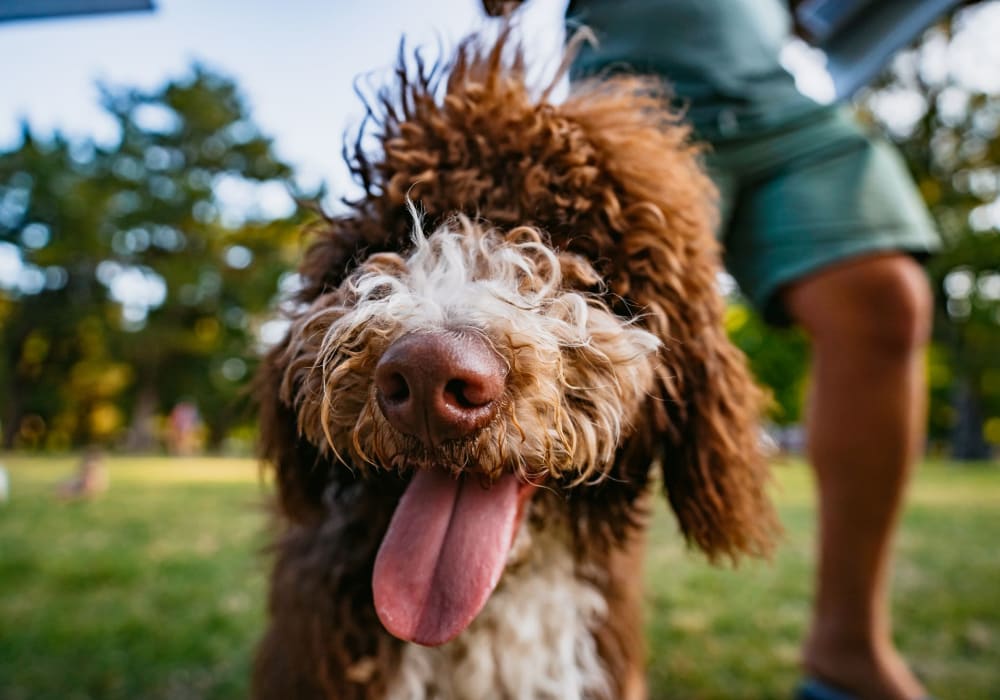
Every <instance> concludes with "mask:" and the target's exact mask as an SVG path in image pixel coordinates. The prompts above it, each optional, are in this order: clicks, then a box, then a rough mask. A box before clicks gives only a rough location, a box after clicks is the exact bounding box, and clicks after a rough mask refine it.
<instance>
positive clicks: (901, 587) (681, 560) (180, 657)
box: [0, 456, 1000, 700]
mask: <svg viewBox="0 0 1000 700" xmlns="http://www.w3.org/2000/svg"><path fill="white" fill-rule="evenodd" d="M3 461H4V463H5V464H6V466H7V468H8V470H9V471H10V473H11V481H12V500H11V501H10V502H8V503H7V504H5V505H0V700H15V699H18V700H20V699H24V700H29V699H30V700H36V699H41V700H44V699H49V698H52V699H55V698H59V699H60V700H69V699H72V698H149V699H157V698H219V699H221V698H243V697H245V696H246V694H247V679H248V675H249V665H250V658H251V654H252V649H253V644H254V642H255V639H256V637H257V635H258V634H259V633H260V630H261V625H262V624H263V611H262V609H263V596H264V578H265V569H266V566H265V563H264V560H263V559H262V558H261V557H260V556H259V551H260V549H261V547H262V546H263V543H264V542H265V526H266V518H265V516H264V513H263V509H262V507H261V503H262V501H263V496H264V493H265V492H266V489H265V488H264V487H263V486H262V485H261V483H260V482H259V480H258V478H257V472H256V469H255V467H254V465H253V464H252V463H251V462H250V461H246V460H224V459H196V460H184V461H179V460H168V459H159V458H126V457H121V458H116V459H113V460H112V461H111V466H110V473H111V484H112V486H111V489H110V491H109V492H108V493H107V494H106V495H105V496H104V497H102V498H100V499H98V500H95V501H92V502H89V503H73V504H63V503H59V502H57V501H56V500H55V499H54V498H53V497H52V489H51V487H52V484H53V483H54V482H55V481H56V480H58V479H59V478H60V477H62V476H64V475H66V474H68V473H70V472H71V471H72V469H73V466H74V460H73V459H72V458H69V457H67V458H36V457H22V456H8V457H6V458H4V459H3ZM776 472H777V475H778V481H779V493H778V502H779V505H780V509H781V514H782V518H783V521H784V523H785V526H786V529H787V534H786V541H785V543H784V545H783V547H782V548H781V550H780V552H779V554H778V555H777V557H776V558H775V560H774V561H773V562H771V563H769V564H767V563H752V564H745V565H743V566H741V567H740V568H739V569H737V570H732V569H725V568H722V569H716V568H712V567H710V566H708V565H706V564H705V563H703V562H702V561H701V560H700V559H699V557H697V556H695V555H692V554H690V553H688V552H686V551H685V549H684V547H683V545H682V544H681V543H680V542H679V541H678V539H677V536H676V534H675V530H674V525H673V522H672V521H671V519H670V517H669V516H668V515H667V514H666V512H665V509H661V512H659V513H658V515H657V518H656V520H655V523H654V529H653V534H652V537H651V545H650V553H649V558H648V562H647V570H646V586H647V599H648V607H649V615H648V623H647V628H648V637H649V640H650V651H651V654H650V658H651V663H650V681H651V688H652V697H653V698H654V699H655V700H667V699H674V698H676V699H682V698H683V699H684V700H692V699H706V700H707V699H711V698H718V699H720V700H722V699H727V700H728V699H732V698H747V699H750V700H752V699H757V698H760V699H765V698H787V697H789V696H790V689H791V688H792V687H793V685H794V683H795V680H796V678H797V674H798V671H797V667H796V658H797V652H798V642H799V638H800V635H801V634H802V630H803V629H804V627H805V624H806V620H807V616H808V612H809V602H808V601H809V592H810V587H811V586H810V581H811V575H812V561H813V558H812V538H813V535H814V525H813V513H814V502H813V497H812V485H811V480H810V475H809V472H808V470H806V469H804V468H803V467H802V466H801V465H798V464H791V465H786V466H779V467H777V468H776ZM997 542H1000V469H998V468H997V466H996V465H993V466H986V467H982V466H980V467H974V468H970V467H956V466H953V465H947V464H941V463H933V464H929V465H926V466H924V467H923V468H922V469H921V471H920V473H919V475H918V478H917V480H916V483H915V484H914V488H913V490H912V492H911V498H910V507H909V508H908V510H907V513H906V517H905V520H904V525H903V530H902V535H901V538H900V543H899V557H898V564H897V567H896V578H895V589H894V590H895V598H894V600H895V611H896V618H897V636H898V641H899V643H900V645H901V646H902V647H903V649H904V650H905V651H906V654H907V656H908V658H909V659H910V660H911V661H912V662H913V664H914V665H915V667H916V668H917V669H918V671H919V672H920V673H921V674H922V675H923V677H924V678H925V680H926V681H927V682H928V683H929V685H930V687H931V689H932V690H933V691H934V692H935V693H936V694H937V695H938V696H939V697H942V698H948V699H949V700H976V699H979V698H982V699H984V700H985V699H986V698H996V697H998V696H1000V554H998V552H997V545H996V543H997Z"/></svg>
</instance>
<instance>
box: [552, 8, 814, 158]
mask: <svg viewBox="0 0 1000 700" xmlns="http://www.w3.org/2000/svg"><path fill="white" fill-rule="evenodd" d="M566 16H567V22H568V24H569V27H570V32H572V29H573V27H575V26H580V25H583V26H587V27H589V28H590V29H591V30H593V32H594V34H595V35H596V37H597V41H598V45H597V46H596V47H595V46H584V47H583V49H582V50H581V53H580V55H579V56H578V57H577V59H576V61H575V63H574V65H573V67H572V70H571V78H574V79H575V78H580V77H583V76H587V75H594V74H599V73H604V72H616V71H628V72H634V73H652V74H656V75H660V76H663V78H664V79H665V80H666V81H667V83H668V84H669V85H670V88H671V91H672V93H673V94H674V95H675V96H676V99H677V102H678V104H679V105H680V106H681V107H682V108H683V109H684V110H685V114H686V117H687V118H688V119H689V120H690V121H691V123H692V124H693V125H694V127H695V130H696V131H697V132H698V134H699V135H700V136H702V137H703V138H708V139H718V138H729V137H736V136H738V135H739V134H740V133H741V132H746V131H749V130H757V129H762V128H764V129H766V128H769V127H775V126H780V125H782V124H784V123H788V122H790V121H793V120H795V119H797V118H799V117H803V116H805V115H807V114H809V113H810V112H812V111H815V110H819V109H822V108H821V107H820V106H819V105H818V104H816V103H815V102H813V101H812V100H810V99H809V98H807V97H805V96H804V95H802V94H800V93H799V92H798V91H797V90H796V89H795V82H794V80H793V79H792V76H791V75H790V74H789V73H788V72H787V71H786V70H785V69H784V68H783V67H782V66H781V63H780V54H781V50H782V47H783V46H784V44H785V42H786V41H787V39H788V37H789V30H790V17H789V15H788V12H787V11H786V9H785V7H784V6H783V5H781V4H780V3H779V2H778V0H571V2H570V5H569V8H568V10H567V14H566Z"/></svg>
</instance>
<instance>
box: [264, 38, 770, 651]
mask: <svg viewBox="0 0 1000 700" xmlns="http://www.w3.org/2000/svg"><path fill="white" fill-rule="evenodd" d="M507 39H508V35H507V33H503V34H502V35H501V37H500V39H499V41H497V42H495V43H494V44H493V45H492V46H491V47H489V48H488V49H485V50H480V49H478V48H477V46H476V44H475V43H474V42H468V43H466V44H465V45H464V46H463V47H462V49H461V50H460V51H459V53H458V56H457V58H456V60H455V61H454V62H453V63H452V64H451V65H450V66H449V67H447V68H445V69H443V70H440V71H436V70H432V71H425V70H423V68H422V67H420V68H418V70H417V72H416V74H415V75H412V74H409V73H408V72H407V71H406V70H405V69H403V68H401V69H400V71H399V76H400V81H399V83H400V84H399V85H398V86H397V90H398V91H397V92H396V93H389V92H385V93H383V94H382V95H381V101H380V108H379V109H378V110H376V111H378V112H379V113H380V115H381V116H380V118H379V119H378V120H377V122H378V126H379V127H380V129H379V130H378V132H377V133H376V134H374V136H375V138H376V140H377V142H378V143H379V144H380V146H381V147H380V148H379V149H376V152H374V153H373V152H372V151H371V150H369V149H365V148H363V147H362V146H361V145H358V146H356V148H355V151H354V154H353V158H352V163H353V167H354V170H355V173H356V174H357V176H358V178H359V181H360V182H361V183H362V184H363V185H364V187H365V189H366V196H364V197H363V198H361V199H360V200H359V201H356V202H353V203H352V209H351V211H350V212H349V213H348V214H345V215H343V216H340V217H334V218H328V219H327V220H326V221H325V222H324V224H323V225H322V227H321V231H320V234H319V236H318V237H317V240H316V242H315V243H314V245H313V246H312V247H311V248H310V250H309V252H308V253H307V255H306V258H305V260H304V262H303V265H302V266H301V269H300V272H301V274H302V276H303V279H304V281H305V287H304V290H303V292H302V294H301V297H300V301H301V302H302V303H301V304H300V305H299V309H298V311H297V312H296V313H295V315H294V317H293V319H292V325H291V330H290V331H289V334H288V336H287V338H286V339H285V341H284V343H282V344H281V345H280V346H279V347H278V348H276V349H275V350H274V351H272V353H271V354H270V356H269V358H268V360H267V362H266V363H265V365H264V370H263V372H262V374H261V377H260V383H259V394H260V398H261V401H262V406H263V409H264V416H263V444H264V452H265V456H267V457H268V458H270V459H271V460H273V461H274V463H275V464H276V467H277V472H278V478H279V482H278V483H279V490H280V497H281V503H282V505H283V507H284V510H285V512H286V514H287V515H289V516H290V517H291V518H293V519H296V520H300V521H307V520H309V519H317V518H323V517H324V513H325V512H326V509H327V508H329V507H330V506H329V502H330V501H329V499H328V491H329V489H330V488H331V485H333V487H336V484H338V483H344V482H346V481H352V482H353V481H354V480H356V479H362V480H363V479H366V478H374V476H372V475H377V474H380V473H386V472H390V471H391V472H399V473H402V474H403V475H404V478H406V479H408V486H407V487H406V490H405V492H404V494H403V496H402V498H401V499H400V500H399V503H398V506H397V505H396V503H395V500H393V503H392V505H393V507H394V512H393V514H392V516H391V521H390V523H389V525H388V531H387V534H386V535H385V537H384V539H383V540H382V541H381V546H380V549H379V554H378V557H377V558H376V560H375V563H374V576H373V590H374V602H375V604H376V608H377V610H378V612H379V616H380V618H381V619H382V621H383V623H385V625H386V626H387V628H388V629H389V630H390V631H392V632H393V633H394V634H396V635H397V636H400V637H402V638H406V639H411V640H414V641H418V642H421V643H428V644H432V643H441V642H443V641H446V640H447V639H450V638H451V637H453V636H455V635H456V634H457V633H458V632H460V631H461V630H462V629H463V628H464V626H465V625H467V624H468V622H469V621H470V620H471V619H472V617H473V616H474V615H475V614H476V613H477V612H478V610H479V609H480V607H481V606H482V605H483V604H484V602H485V600H486V598H487V597H488V596H489V594H490V592H491V591H492V589H493V587H494V586H495V585H496V583H497V580H498V578H499V576H500V574H501V572H502V570H503V567H504V563H505V561H506V557H507V550H508V549H509V547H510V545H511V543H512V540H513V537H514V534H515V532H516V528H517V527H518V523H519V521H520V519H521V514H522V511H523V506H524V504H525V502H526V501H527V500H528V499H530V498H531V497H532V494H533V493H535V492H536V489H537V488H538V487H545V488H546V489H547V490H555V491H557V492H559V493H562V494H563V495H564V496H566V497H567V499H568V500H570V501H572V502H573V504H574V508H576V509H577V511H576V515H577V516H578V517H576V518H574V519H575V520H579V521H581V522H582V523H583V524H582V525H580V527H581V528H582V529H584V530H586V529H588V528H593V529H595V530H599V531H601V532H603V533H605V534H607V533H608V532H610V533H611V535H612V537H615V536H618V537H620V536H623V535H622V531H623V529H624V525H625V523H627V521H628V517H627V516H628V512H627V511H628V507H630V506H631V505H632V501H633V500H634V498H635V496H636V495H637V494H638V492H640V491H641V490H642V487H643V486H644V485H645V483H646V473H647V472H648V470H649V469H650V466H651V465H652V464H653V463H654V462H656V461H659V462H660V463H661V464H662V466H663V476H664V479H663V481H664V484H665V486H666V488H667V493H668V497H669V499H670V502H671V504H672V506H673V507H674V510H675V512H676V514H677V516H678V520H679V522H680V525H681V529H682V531H683V532H684V534H685V536H686V537H688V538H689V540H690V541H692V542H694V543H696V544H697V545H698V546H700V547H701V548H702V549H703V550H705V551H706V552H707V553H709V555H711V556H715V555H729V556H735V555H737V554H739V553H743V552H751V553H760V552H761V551H763V550H764V549H766V547H767V543H768V542H769V539H770V537H771V535H772V534H773V529H774V521H773V515H772V512H771V510H770V506H769V505H768V502H767V499H766V497H765V494H764V482H765V471H764V466H763V461H762V456H761V454H760V450H759V445H758V434H757V423H756V420H757V418H758V414H759V410H760V405H761V401H760V394H759V392H758V391H757V390H756V388H755V387H754V385H753V383H752V382H751V381H750V379H749V377H748V375H747V372H746V368H745V364H744V362H743V360H742V358H741V357H740V355H739V353H738V352H737V351H736V350H735V349H734V348H733V347H732V346H731V345H730V344H729V342H728V340H727V339H726V337H725V334H724V332H723V330H722V326H721V316H722V303H721V300H720V298H719V295H718V292H717V290H716V283H715V275H716V272H717V265H718V262H717V250H716V245H715V242H714V239H713V237H712V223H713V214H712V197H713V195H712V189H711V186H710V185H709V184H708V181H707V179H706V178H705V176H704V174H703V173H702V171H701V169H700V168H699V166H698V164H697V150H696V149H695V148H694V147H692V146H691V145H690V144H688V142H687V132H686V131H685V130H684V129H683V128H682V127H680V126H678V125H677V124H676V123H675V121H674V120H673V118H672V117H670V116H669V113H668V112H666V111H664V109H663V105H662V103H661V101H660V100H659V98H657V97H656V96H655V95H654V93H653V90H652V88H653V87H654V86H652V85H650V84H649V83H646V82H643V81H641V80H638V79H635V78H624V79H616V80H609V81H606V82H604V83H594V84H591V85H589V86H587V87H584V88H582V89H580V90H579V91H578V92H577V93H576V94H575V95H574V96H573V97H571V98H570V99H569V100H568V101H567V102H566V103H564V104H562V105H559V106H556V105H554V104H551V103H548V102H546V101H545V100H544V99H541V100H538V99H532V98H531V96H530V94H529V92H528V90H527V88H526V86H525V84H524V75H523V73H524V71H523V68H522V65H521V61H520V59H519V57H518V56H517V55H516V54H515V55H514V56H513V58H511V57H510V55H509V54H508V53H506V52H507V51H509V49H510V47H509V46H508V43H509V42H508V40H507ZM442 76H443V77H444V78H445V80H443V81H441V80H440V78H441V77H442ZM371 137H372V134H370V133H369V134H368V137H367V138H368V139H370V138H371ZM362 142H368V141H367V139H359V142H358V143H359V144H361V143H362ZM410 197H412V199H413V200H414V201H416V202H418V203H419V205H420V206H422V207H423V208H424V210H425V213H424V215H423V220H424V221H426V222H428V223H430V224H431V225H432V226H433V227H434V228H433V229H431V230H432V233H430V235H425V234H424V232H423V231H422V230H421V219H420V217H416V216H415V214H414V211H413V207H412V206H411V205H409V201H408V200H409V198H410ZM587 493H591V494H592V495H591V496H590V497H589V498H588V497H587V496H586V495H581V494H587ZM623 503H624V507H623ZM599 513H603V514H602V515H601V514H599ZM595 522H596V523H597V524H596V526H595V525H594V523H595Z"/></svg>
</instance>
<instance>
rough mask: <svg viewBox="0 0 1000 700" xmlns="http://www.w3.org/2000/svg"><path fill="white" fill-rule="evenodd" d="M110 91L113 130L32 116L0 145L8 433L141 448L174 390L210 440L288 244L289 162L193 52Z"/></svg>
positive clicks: (231, 403) (24, 438)
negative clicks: (36, 130) (111, 135)
mask: <svg viewBox="0 0 1000 700" xmlns="http://www.w3.org/2000/svg"><path fill="white" fill-rule="evenodd" d="M102 104H103V106H104V108H105V109H106V110H107V112H108V113H109V114H110V115H111V116H112V118H113V119H114V120H115V122H116V123H117V125H118V129H119V134H120V137H119V139H118V140H117V142H116V143H115V144H114V145H113V146H110V147H101V146H95V145H94V144H92V143H89V142H81V143H74V142H70V141H68V140H66V139H64V138H63V137H61V136H59V135H58V134H57V135H56V136H55V137H53V138H52V139H50V140H48V141H45V140H41V139H39V138H37V137H36V136H34V135H33V134H32V132H31V130H30V129H29V128H28V127H27V126H24V127H23V130H22V132H23V135H22V143H21V145H20V146H19V147H18V148H17V149H15V150H12V151H10V152H7V153H2V154H0V347H2V348H3V356H2V358H0V396H4V397H5V401H4V402H3V406H2V410H3V413H2V414H0V419H2V422H3V437H4V444H5V445H6V446H12V445H23V446H49V447H65V446H69V445H77V444H84V443H91V442H96V443H112V442H119V441H122V440H125V441H126V442H128V443H129V444H130V445H131V446H132V447H136V448H148V447H151V446H152V444H153V439H154V437H155V432H156V422H157V420H158V417H159V416H162V415H163V414H165V413H166V412H169V410H170V408H171V407H172V406H173V405H175V404H176V403H178V402H180V401H183V400H189V401H193V402H194V403H195V404H197V405H198V407H199V409H200V411H201V413H202V415H203V416H204V417H205V421H206V427H207V430H208V438H209V440H210V442H213V443H218V442H220V441H221V440H222V439H223V438H224V437H225V435H226V433H227V432H228V431H229V429H230V428H231V427H232V426H233V425H234V424H236V423H238V422H239V421H240V420H241V419H244V418H245V416H243V414H242V413H241V411H240V408H239V396H240V391H241V386H243V384H244V383H245V379H246V377H247V376H248V375H249V374H250V373H251V372H252V370H253V365H254V362H255V358H256V356H257V354H258V350H259V332H258V331H259V325H260V323H261V320H262V318H264V314H265V313H266V312H267V310H268V309H269V308H270V307H271V306H272V301H273V299H274V296H275V292H276V289H277V285H278V281H279V279H280V277H281V276H282V274H283V273H284V272H285V271H286V270H287V269H288V268H289V258H290V257H291V255H292V254H293V253H294V249H295V247H296V245H297V240H298V239H297V235H296V233H295V231H296V229H297V228H298V222H297V217H298V215H297V214H296V215H290V214H291V212H292V211H293V209H294V206H292V205H291V199H290V195H289V192H290V191H291V189H292V187H293V185H292V179H291V177H292V172H291V169H290V168H289V166H288V165H287V164H285V163H283V162H282V161H281V160H280V159H279V158H278V157H277V156H276V155H275V153H274V148H273V145H272V143H271V141H270V140H269V139H268V138H266V137H265V136H263V135H262V134H261V133H260V130H259V129H258V128H257V127H256V126H255V125H254V123H253V122H252V121H251V119H250V117H249V114H248V109H247V107H246V105H245V103H244V101H243V100H242V98H241V96H240V95H239V93H238V91H237V88H236V86H235V85H234V84H233V83H232V82H231V81H229V80H227V79H225V78H223V77H221V76H219V75H216V74H214V73H212V72H210V71H208V70H205V69H203V68H200V67H195V68H194V70H193V72H192V74H191V75H190V76H189V77H188V78H187V79H184V80H180V81H173V82H170V83H169V84H167V85H165V86H164V87H163V88H161V89H159V90H155V91H151V92H143V91H139V90H132V89H110V88H103V89H102ZM268 202H273V203H277V204H278V205H281V206H280V207H278V208H281V209H284V211H282V212H278V213H280V214H282V216H281V217H279V218H277V219H275V218H274V214H275V212H274V209H275V208H276V207H275V205H273V204H272V205H271V206H270V208H269V207H268Z"/></svg>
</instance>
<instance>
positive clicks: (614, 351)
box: [282, 217, 660, 644]
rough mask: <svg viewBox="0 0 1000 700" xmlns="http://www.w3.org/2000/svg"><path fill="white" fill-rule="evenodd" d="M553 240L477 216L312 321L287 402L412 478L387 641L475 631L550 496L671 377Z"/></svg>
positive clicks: (606, 448)
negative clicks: (659, 377) (530, 504)
mask: <svg viewBox="0 0 1000 700" xmlns="http://www.w3.org/2000/svg"><path fill="white" fill-rule="evenodd" d="M587 287H599V279H598V277H597V275H596V273H594V271H593V269H592V268H591V267H590V266H589V265H588V264H587V263H586V262H585V261H583V260H582V259H581V258H579V257H577V256H574V255H568V254H565V253H564V254H560V253H558V252H557V251H555V250H553V249H551V248H549V247H548V246H547V245H546V244H545V242H544V239H543V237H542V235H541V234H540V233H539V232H538V231H536V230H535V229H531V228H527V227H522V228H515V229H513V230H511V231H510V232H509V233H507V234H504V235H502V234H499V233H497V232H493V231H489V230H487V229H485V228H484V227H483V226H480V225H479V224H475V223H472V222H471V221H469V220H468V219H466V218H464V217H456V218H454V219H452V220H451V221H450V222H449V223H448V224H447V225H446V226H444V227H443V228H442V229H440V230H438V231H437V232H435V233H434V234H433V235H431V236H429V237H426V238H425V237H424V236H423V234H421V233H420V232H419V230H418V231H417V233H416V234H415V235H414V247H413V249H412V251H411V252H409V253H408V254H407V255H405V256H404V255H399V254H391V253H380V254H375V255H372V256H371V257H369V258H368V259H367V260H365V261H364V262H363V263H362V264H360V265H359V266H358V267H357V269H356V270H355V271H354V272H353V274H351V275H349V276H348V278H347V279H346V280H345V281H344V282H343V284H342V285H341V286H340V287H339V288H338V289H336V290H335V291H332V292H330V293H328V294H326V295H323V296H321V297H319V298H318V299H317V300H316V301H315V302H314V303H313V304H312V305H311V307H310V308H309V309H308V310H307V311H305V312H304V313H303V314H302V315H301V317H300V318H299V320H298V321H296V323H295V324H294V326H293V328H292V331H291V335H290V342H289V343H288V345H287V351H286V356H285V358H284V361H283V364H284V366H285V367H286V368H287V369H286V372H285V376H284V382H283V388H282V391H283V394H284V396H283V399H284V400H285V401H286V402H287V403H288V404H290V405H292V406H294V407H295V408H296V414H297V417H298V421H299V430H300V432H301V434H302V435H303V436H305V437H306V438H307V439H308V440H309V441H310V442H312V443H313V444H315V445H318V446H321V450H323V451H325V452H327V453H328V455H329V456H330V457H331V458H333V459H337V460H340V461H342V462H343V463H344V465H349V466H351V467H354V468H361V469H369V468H370V469H395V470H401V471H402V472H404V473H407V474H409V473H412V475H413V476H412V479H411V482H410V486H409V487H408V489H407V492H406V493H405V494H404V496H403V499H402V501H401V503H400V506H399V507H398V508H397V511H396V513H395V515H394V516H393V520H392V523H391V524H390V527H389V532H388V533H387V535H386V538H385V540H384V541H383V543H382V547H381V550H380V553H379V557H378V559H377V560H376V565H375V576H374V593H375V603H376V609H377V610H378V612H379V615H380V617H381V619H382V621H383V623H384V624H385V625H386V627H387V628H388V629H389V630H390V631H391V632H393V633H394V634H396V635H397V636H400V637H402V638H405V639H410V640H412V641H417V642H420V643H425V644H437V643H442V642H444V641H447V640H448V639H450V638H452V637H454V636H455V635H456V634H458V633H459V632H461V630H462V629H464V627H465V626H466V625H467V624H468V623H469V622H470V621H471V619H472V618H473V617H474V616H475V614H476V613H477V612H478V611H479V609H480V608H481V607H482V605H483V604H484V603H485V601H486V599H487V598H488V596H489V593H490V592H491V591H492V589H493V587H494V586H495V585H496V583H497V580H498V578H499V575H500V573H501V571H502V570H503V567H504V563H505V561H506V558H507V550H508V548H509V547H510V545H511V543H512V540H513V537H514V535H515V533H516V529H517V527H518V525H519V522H520V520H521V519H522V513H523V506H524V504H525V502H526V501H527V500H528V499H529V498H530V496H531V494H532V492H533V491H534V490H535V488H537V487H539V486H550V485H554V484H557V483H558V484H571V485H578V484H580V483H583V482H587V481H590V480H599V479H601V478H602V476H604V475H605V474H606V472H607V470H608V469H609V468H610V467H611V466H612V464H613V461H614V458H615V454H616V451H617V450H618V448H619V447H620V444H621V441H622V439H623V438H624V437H626V436H627V435H628V433H629V431H630V428H631V425H632V422H633V420H634V419H635V417H636V415H637V413H638V412H639V411H640V409H641V406H642V405H643V403H644V402H645V400H646V398H647V395H648V393H649V391H650V390H651V388H652V385H653V381H654V379H653V378H654V367H655V363H656V351H657V349H658V347H659V344H660V343H659V340H658V339H657V338H656V337H655V336H653V335H652V334H650V333H648V332H647V331H644V330H642V329H641V328H639V327H638V326H637V325H636V324H635V323H634V321H629V320H626V319H623V318H620V317H618V316H616V315H615V314H614V313H613V312H612V311H611V310H610V309H609V308H608V306H607V305H606V304H605V303H604V301H603V300H602V299H601V297H599V296H598V295H596V294H592V293H587V292H585V291H581V290H582V289H584V288H587Z"/></svg>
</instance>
